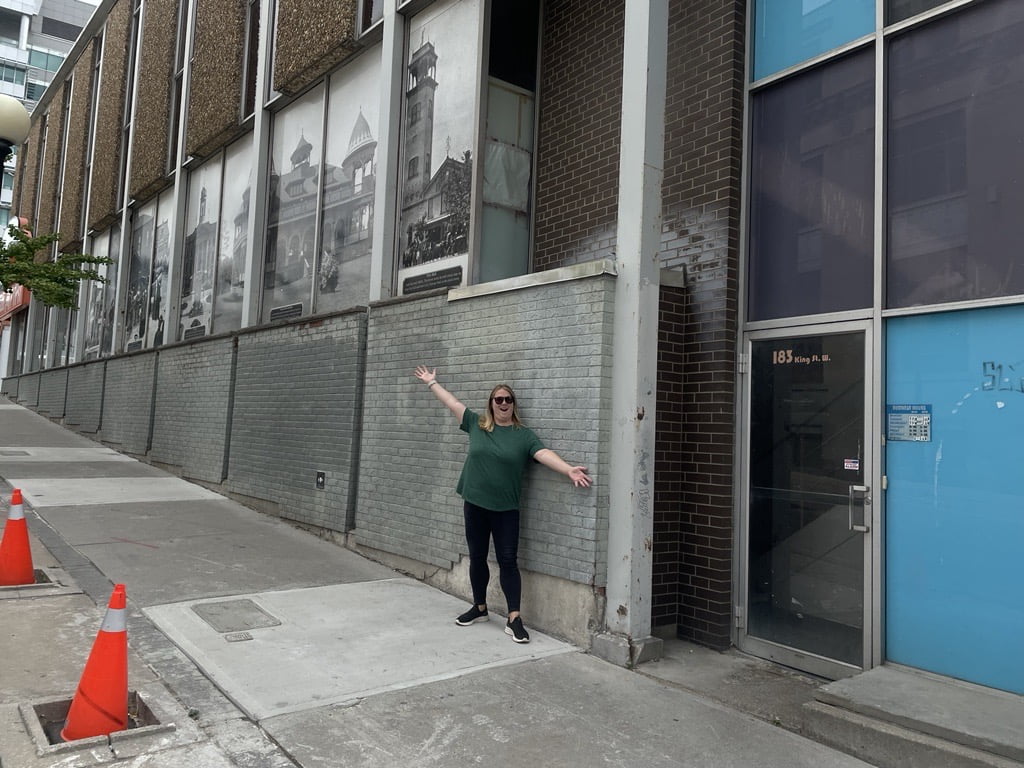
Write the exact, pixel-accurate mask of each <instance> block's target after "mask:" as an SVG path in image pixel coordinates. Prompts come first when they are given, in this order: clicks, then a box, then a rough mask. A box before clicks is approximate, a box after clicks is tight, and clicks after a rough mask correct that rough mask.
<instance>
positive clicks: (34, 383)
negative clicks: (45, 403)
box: [18, 373, 39, 408]
mask: <svg viewBox="0 0 1024 768" xmlns="http://www.w3.org/2000/svg"><path fill="white" fill-rule="evenodd" d="M18 403H19V404H20V405H24V406H26V407H28V408H35V407H36V406H37V405H38V404H39V374H38V373H29V374H26V375H25V376H22V377H21V378H20V379H19V380H18Z"/></svg>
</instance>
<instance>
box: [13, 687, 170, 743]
mask: <svg viewBox="0 0 1024 768" xmlns="http://www.w3.org/2000/svg"><path fill="white" fill-rule="evenodd" d="M71 701H72V700H71V699H58V700H56V701H42V702H36V703H33V704H22V705H21V706H20V707H19V709H20V710H21V717H22V720H23V721H24V722H25V726H26V727H27V728H28V732H29V734H30V735H31V737H32V740H33V741H34V742H35V745H36V751H37V752H38V754H40V755H44V754H48V753H51V752H57V751H61V752H63V751H67V750H73V749H88V748H91V747H94V746H96V745H97V744H107V743H109V742H113V741H120V740H122V739H126V738H136V737H141V736H149V735H150V734H154V733H163V732H166V731H173V730H174V723H163V722H161V720H160V717H159V716H158V715H157V714H156V712H154V710H153V707H151V706H150V705H149V704H148V703H146V701H145V700H143V698H142V696H141V694H139V692H138V691H131V690H130V691H128V727H127V728H126V729H124V730H122V731H114V732H113V733H111V734H110V735H109V736H92V737H89V738H86V739H76V740H74V741H64V739H62V738H61V735H60V732H61V730H63V728H64V725H65V722H66V721H67V718H68V711H69V710H70V709H71Z"/></svg>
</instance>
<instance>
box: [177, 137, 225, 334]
mask: <svg viewBox="0 0 1024 768" xmlns="http://www.w3.org/2000/svg"><path fill="white" fill-rule="evenodd" d="M221 166H222V164H221V158H220V155H218V156H217V157H216V158H214V159H213V160H210V161H208V162H206V163H204V164H203V166H202V167H200V168H197V169H195V170H194V171H192V172H191V173H190V174H189V183H188V204H187V206H186V209H185V246H184V250H183V253H182V268H181V306H180V310H181V311H180V313H179V316H180V327H179V330H178V338H179V339H193V338H198V337H200V336H206V335H209V334H210V333H212V331H213V292H214V291H213V289H214V285H215V278H216V271H217V251H218V247H217V246H218V242H219V240H220V235H219V233H220V224H221V222H220V218H219V217H220V200H221V172H222V168H221Z"/></svg>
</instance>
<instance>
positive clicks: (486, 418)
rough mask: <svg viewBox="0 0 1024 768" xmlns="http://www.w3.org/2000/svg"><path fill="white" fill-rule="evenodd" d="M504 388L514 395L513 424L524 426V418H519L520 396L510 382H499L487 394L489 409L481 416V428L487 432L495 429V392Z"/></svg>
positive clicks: (514, 425)
mask: <svg viewBox="0 0 1024 768" xmlns="http://www.w3.org/2000/svg"><path fill="white" fill-rule="evenodd" d="M501 389H504V390H505V391H506V392H508V393H509V394H510V395H512V426H513V427H521V426H523V422H522V420H521V419H520V418H519V398H517V397H516V393H515V392H513V391H512V387H510V386H509V385H508V384H499V385H498V386H496V387H495V388H494V389H492V390H491V394H489V395H488V396H487V410H486V411H485V412H484V414H483V415H482V416H481V417H480V429H482V430H484V431H485V432H493V431H494V393H495V392H497V391H498V390H501Z"/></svg>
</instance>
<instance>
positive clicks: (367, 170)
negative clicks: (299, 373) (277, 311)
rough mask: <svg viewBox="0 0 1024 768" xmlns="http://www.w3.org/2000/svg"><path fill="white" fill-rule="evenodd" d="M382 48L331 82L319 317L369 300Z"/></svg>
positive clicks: (318, 276) (348, 68) (317, 309)
mask: <svg viewBox="0 0 1024 768" xmlns="http://www.w3.org/2000/svg"><path fill="white" fill-rule="evenodd" d="M379 78H380V46H377V47H376V48H374V49H373V50H372V51H370V52H369V53H368V54H367V55H365V56H363V57H361V58H360V59H358V60H356V61H354V62H352V63H351V64H349V65H348V66H347V67H345V69H343V70H341V72H339V73H338V74H337V75H335V77H334V78H332V80H331V96H330V108H329V110H328V115H327V137H328V138H327V163H326V165H325V166H324V210H323V219H322V221H323V232H322V233H321V236H322V241H321V242H322V243H323V246H322V247H321V249H320V258H319V263H318V265H317V284H316V288H317V301H316V311H317V312H329V311H332V310H336V309H344V308H346V307H351V306H355V305H357V304H365V303H367V302H368V301H369V299H370V247H371V244H372V243H373V238H372V235H373V212H374V187H375V185H376V182H375V178H376V169H377V138H376V132H377V125H378V106H377V104H378V101H379V92H380V86H379Z"/></svg>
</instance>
